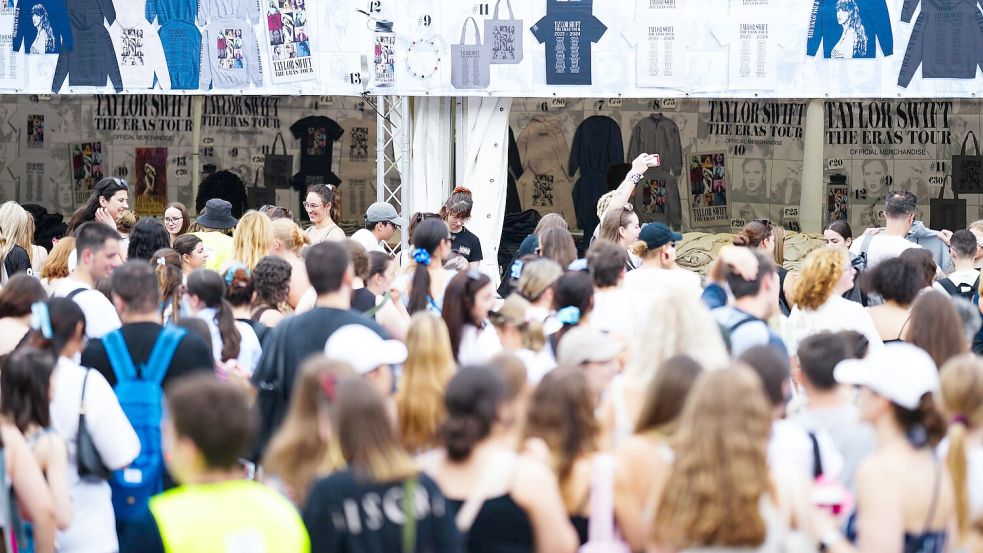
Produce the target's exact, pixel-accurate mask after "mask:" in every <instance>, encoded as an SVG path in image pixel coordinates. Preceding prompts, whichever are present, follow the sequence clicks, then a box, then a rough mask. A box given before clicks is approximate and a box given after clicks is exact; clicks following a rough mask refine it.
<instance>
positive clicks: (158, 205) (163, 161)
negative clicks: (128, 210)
mask: <svg viewBox="0 0 983 553" xmlns="http://www.w3.org/2000/svg"><path fill="white" fill-rule="evenodd" d="M133 176H134V179H133V182H132V185H133V195H134V200H133V211H134V213H136V214H137V215H154V216H157V215H159V214H161V213H163V212H164V207H165V206H166V205H167V148H137V149H136V162H135V163H134V171H133Z"/></svg>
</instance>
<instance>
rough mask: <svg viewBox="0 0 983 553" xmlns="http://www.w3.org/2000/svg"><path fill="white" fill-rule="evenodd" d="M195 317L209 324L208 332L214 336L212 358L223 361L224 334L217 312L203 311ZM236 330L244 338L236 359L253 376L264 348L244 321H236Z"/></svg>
mask: <svg viewBox="0 0 983 553" xmlns="http://www.w3.org/2000/svg"><path fill="white" fill-rule="evenodd" d="M195 317H196V318H198V319H201V320H203V321H205V323H207V324H208V331H209V332H211V334H212V357H213V358H214V359H215V361H216V362H219V361H221V360H222V333H221V332H220V331H219V329H218V324H217V323H216V322H215V310H214V309H210V308H208V309H202V310H201V311H199V312H198V314H197V315H196V316H195ZM236 328H237V329H239V335H240V336H241V337H242V339H241V340H240V341H239V356H238V357H236V361H238V362H239V366H240V367H242V368H243V369H245V370H247V371H249V374H252V373H253V371H255V370H256V365H258V364H259V358H260V356H262V355H263V347H262V346H261V345H260V343H259V338H257V337H256V332H255V331H254V330H253V327H251V326H249V325H248V324H246V323H244V322H242V321H236Z"/></svg>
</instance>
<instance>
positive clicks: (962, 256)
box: [939, 230, 980, 300]
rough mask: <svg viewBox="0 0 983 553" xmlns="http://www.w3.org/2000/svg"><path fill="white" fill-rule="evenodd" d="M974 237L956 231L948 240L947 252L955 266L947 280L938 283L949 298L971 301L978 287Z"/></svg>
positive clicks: (971, 234)
mask: <svg viewBox="0 0 983 553" xmlns="http://www.w3.org/2000/svg"><path fill="white" fill-rule="evenodd" d="M976 249H977V245H976V236H975V235H974V234H973V233H972V232H970V231H968V230H957V231H956V232H954V233H953V234H952V237H951V238H950V239H949V251H950V252H951V254H952V262H953V263H954V264H955V266H956V270H955V271H953V272H952V273H951V274H949V276H948V277H947V278H944V279H942V280H940V281H939V284H941V285H942V287H943V288H945V291H946V292H948V293H949V295H950V296H959V297H963V298H966V299H968V300H972V299H973V295H974V294H976V290H978V289H979V287H980V271H979V269H977V268H976Z"/></svg>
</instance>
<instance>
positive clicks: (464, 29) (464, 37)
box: [459, 17, 481, 46]
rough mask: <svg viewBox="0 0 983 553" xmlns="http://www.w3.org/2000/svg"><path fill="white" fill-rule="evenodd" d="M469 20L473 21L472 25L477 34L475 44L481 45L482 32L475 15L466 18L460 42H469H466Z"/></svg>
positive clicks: (475, 34)
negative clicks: (479, 29)
mask: <svg viewBox="0 0 983 553" xmlns="http://www.w3.org/2000/svg"><path fill="white" fill-rule="evenodd" d="M469 21H470V22H471V25H473V26H474V36H475V40H474V44H475V45H476V46H481V32H479V31H478V22H477V21H475V20H474V18H473V17H469V18H467V19H465V20H464V25H463V26H461V42H460V43H459V44H467V42H465V39H466V38H467V33H468V22H469Z"/></svg>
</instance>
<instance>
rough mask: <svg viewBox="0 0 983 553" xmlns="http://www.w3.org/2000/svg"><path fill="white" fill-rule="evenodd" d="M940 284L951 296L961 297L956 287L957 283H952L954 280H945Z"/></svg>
mask: <svg viewBox="0 0 983 553" xmlns="http://www.w3.org/2000/svg"><path fill="white" fill-rule="evenodd" d="M939 284H940V285H942V287H943V288H945V291H946V292H947V293H948V294H949V295H950V296H958V295H960V292H959V287H958V286H956V283H955V282H952V279H950V278H943V279H942V280H940V281H939Z"/></svg>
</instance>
